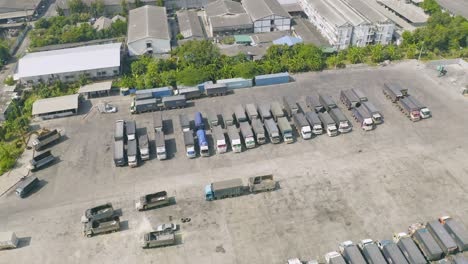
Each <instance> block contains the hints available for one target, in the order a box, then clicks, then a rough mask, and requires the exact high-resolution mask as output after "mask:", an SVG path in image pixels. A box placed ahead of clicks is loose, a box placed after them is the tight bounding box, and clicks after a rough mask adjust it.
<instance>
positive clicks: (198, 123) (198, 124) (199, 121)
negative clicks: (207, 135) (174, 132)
mask: <svg viewBox="0 0 468 264" xmlns="http://www.w3.org/2000/svg"><path fill="white" fill-rule="evenodd" d="M200 129H201V130H205V122H204V121H203V115H202V114H201V113H200V112H196V113H195V130H200Z"/></svg>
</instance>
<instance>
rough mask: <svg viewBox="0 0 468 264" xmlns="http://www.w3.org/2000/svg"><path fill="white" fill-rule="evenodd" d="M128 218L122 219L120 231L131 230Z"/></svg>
mask: <svg viewBox="0 0 468 264" xmlns="http://www.w3.org/2000/svg"><path fill="white" fill-rule="evenodd" d="M129 229H130V227H129V225H128V220H124V221H120V231H126V230H129Z"/></svg>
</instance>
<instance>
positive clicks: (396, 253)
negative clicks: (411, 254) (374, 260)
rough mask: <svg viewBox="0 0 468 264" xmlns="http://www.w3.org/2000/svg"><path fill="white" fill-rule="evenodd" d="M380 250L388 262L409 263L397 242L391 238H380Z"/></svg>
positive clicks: (393, 263) (394, 263) (396, 263)
mask: <svg viewBox="0 0 468 264" xmlns="http://www.w3.org/2000/svg"><path fill="white" fill-rule="evenodd" d="M378 245H379V248H380V250H382V253H383V255H384V257H385V259H386V260H387V262H388V263H392V264H409V263H408V261H407V260H406V258H405V256H404V255H403V253H401V251H400V249H399V248H398V246H397V244H395V243H394V242H393V241H391V240H381V241H379V242H378Z"/></svg>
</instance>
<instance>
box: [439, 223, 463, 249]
mask: <svg viewBox="0 0 468 264" xmlns="http://www.w3.org/2000/svg"><path fill="white" fill-rule="evenodd" d="M439 222H440V223H441V224H443V225H444V228H445V229H446V230H447V232H448V233H449V234H450V236H451V237H452V238H453V240H455V243H457V245H458V251H460V252H463V251H466V250H468V231H467V230H466V228H465V226H463V225H462V224H461V223H460V222H458V221H455V220H454V219H453V218H451V217H450V216H442V217H440V218H439Z"/></svg>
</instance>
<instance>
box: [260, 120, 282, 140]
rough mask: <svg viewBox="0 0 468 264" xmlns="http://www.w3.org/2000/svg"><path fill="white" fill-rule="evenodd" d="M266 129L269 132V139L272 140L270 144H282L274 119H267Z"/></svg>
mask: <svg viewBox="0 0 468 264" xmlns="http://www.w3.org/2000/svg"><path fill="white" fill-rule="evenodd" d="M264 122H265V128H266V131H267V132H268V137H269V138H270V142H271V143H273V144H277V143H280V142H281V137H280V133H279V129H278V126H277V125H276V123H275V120H273V119H271V118H270V119H265V121H264Z"/></svg>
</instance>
